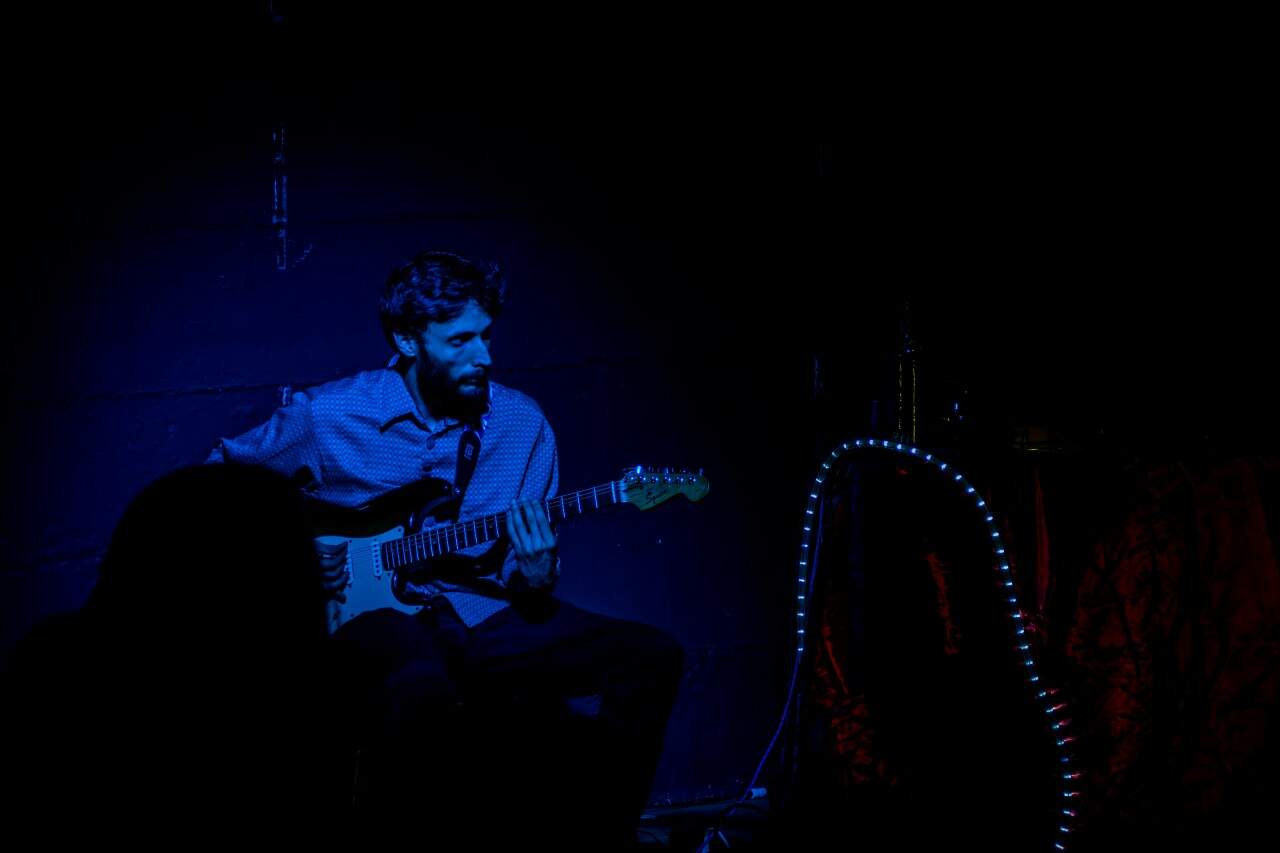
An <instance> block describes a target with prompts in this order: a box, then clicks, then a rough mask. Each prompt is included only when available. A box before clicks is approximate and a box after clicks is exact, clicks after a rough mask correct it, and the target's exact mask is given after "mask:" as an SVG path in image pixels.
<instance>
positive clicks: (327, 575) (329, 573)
mask: <svg viewBox="0 0 1280 853" xmlns="http://www.w3.org/2000/svg"><path fill="white" fill-rule="evenodd" d="M315 546H316V556H318V557H319V558H320V570H321V575H320V577H321V584H322V585H323V586H324V591H325V593H326V594H327V595H328V596H329V597H330V598H333V599H336V600H337V601H338V602H340V603H342V604H346V602H347V596H346V593H344V592H343V590H344V589H346V588H347V584H349V583H350V582H351V575H350V574H349V573H348V572H347V543H346V542H339V543H336V544H335V543H331V542H323V541H321V540H319V539H317V540H316V541H315Z"/></svg>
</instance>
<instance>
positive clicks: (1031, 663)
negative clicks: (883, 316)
mask: <svg viewBox="0 0 1280 853" xmlns="http://www.w3.org/2000/svg"><path fill="white" fill-rule="evenodd" d="M871 448H875V449H878V450H885V451H889V452H890V453H893V454H896V455H898V456H905V457H908V458H911V459H915V460H916V461H917V462H921V463H924V464H926V465H931V466H933V468H934V469H936V470H937V471H939V472H940V473H942V474H943V476H944V479H946V480H947V481H949V482H952V483H954V484H955V486H956V488H958V489H959V490H960V493H961V495H962V496H963V497H965V498H966V499H968V500H971V501H972V502H973V503H974V507H975V508H976V509H977V510H978V511H979V514H980V515H981V516H982V518H983V520H984V522H985V523H986V525H987V531H988V532H989V533H990V534H991V556H992V563H993V565H994V567H995V571H996V576H997V581H998V583H999V584H1000V591H1001V593H1002V595H1001V601H1002V603H1004V604H1005V605H1007V606H1008V608H1009V619H1010V623H1011V624H1010V628H1011V629H1012V635H1011V637H1012V641H1013V647H1014V651H1015V652H1016V653H1017V654H1018V655H1019V656H1020V657H1021V658H1022V663H1023V666H1024V667H1025V668H1026V672H1027V682H1026V683H1027V686H1028V689H1029V690H1030V691H1031V693H1032V694H1033V696H1034V698H1035V700H1036V702H1037V704H1039V706H1040V708H1041V709H1042V710H1043V711H1044V714H1045V724H1046V726H1047V727H1048V731H1049V736H1050V737H1051V738H1052V739H1053V741H1054V744H1055V745H1056V747H1057V750H1058V762H1059V765H1060V767H1059V773H1060V776H1061V781H1062V790H1061V792H1060V793H1061V798H1062V807H1061V809H1060V812H1061V822H1060V823H1059V826H1058V831H1057V833H1056V835H1055V837H1054V844H1053V847H1054V849H1055V850H1066V849H1067V837H1068V835H1069V834H1070V833H1071V823H1072V821H1073V820H1074V818H1075V817H1076V815H1077V810H1076V808H1075V805H1076V803H1075V800H1077V799H1078V798H1079V796H1080V791H1079V784H1078V780H1079V779H1080V776H1081V774H1080V772H1079V771H1077V770H1075V769H1074V767H1073V763H1072V756H1071V752H1070V750H1069V748H1068V747H1069V746H1070V744H1071V743H1072V741H1074V740H1075V737H1074V736H1072V735H1069V734H1067V731H1066V730H1067V727H1068V726H1069V725H1070V724H1071V720H1070V719H1069V718H1068V717H1067V716H1066V715H1064V714H1063V712H1064V711H1065V710H1066V708H1067V705H1066V703H1065V702H1064V701H1062V700H1061V698H1060V697H1059V696H1058V691H1057V689H1055V688H1046V687H1044V686H1043V685H1041V683H1040V671H1039V669H1038V668H1037V666H1036V660H1035V654H1034V652H1033V651H1032V649H1031V643H1030V642H1029V638H1028V637H1027V636H1026V633H1027V628H1026V625H1025V624H1024V620H1025V617H1024V616H1023V613H1022V610H1021V608H1020V607H1019V606H1018V593H1017V590H1016V588H1015V586H1014V582H1013V574H1012V572H1010V571H1009V560H1008V558H1007V557H1006V556H1005V547H1004V541H1003V540H1002V539H1001V537H1000V530H999V528H998V527H997V526H996V520H995V515H994V514H993V513H992V512H991V510H990V509H988V508H987V502H986V501H985V500H983V499H982V496H981V495H980V494H978V491H977V489H976V488H974V486H973V485H972V484H971V483H970V482H969V481H968V480H967V479H965V477H964V476H963V475H962V474H960V473H959V472H958V471H956V470H955V469H954V468H952V467H951V466H950V465H948V464H947V463H946V462H943V461H941V460H940V459H938V458H937V457H936V456H934V455H933V454H932V453H925V452H924V451H922V450H920V449H919V448H917V447H912V446H911V445H909V444H901V443H898V442H893V441H886V440H884V439H875V438H859V439H856V440H854V441H846V442H844V443H843V444H841V445H839V446H837V447H836V448H835V449H834V450H832V451H831V453H830V455H829V456H827V458H826V460H825V461H823V463H822V466H821V467H820V468H819V469H818V473H817V476H815V477H814V478H813V488H811V489H810V490H809V500H808V503H806V505H805V510H804V513H805V514H804V523H803V525H802V527H803V528H804V535H803V536H802V537H801V543H800V565H799V573H798V575H797V578H796V664H797V668H798V666H799V659H800V657H801V656H802V655H804V650H805V625H806V623H807V621H808V613H809V593H808V587H809V582H810V571H809V565H810V562H811V560H812V558H813V552H814V550H815V549H816V547H817V546H816V539H817V532H816V531H815V529H814V528H815V526H816V524H815V518H816V515H817V511H818V501H819V500H820V498H819V495H821V494H822V484H823V483H825V482H826V479H827V475H828V474H829V473H830V472H831V467H832V466H833V465H835V463H836V462H838V461H839V460H840V458H841V457H842V456H844V455H845V454H846V453H848V452H849V451H850V450H861V449H871Z"/></svg>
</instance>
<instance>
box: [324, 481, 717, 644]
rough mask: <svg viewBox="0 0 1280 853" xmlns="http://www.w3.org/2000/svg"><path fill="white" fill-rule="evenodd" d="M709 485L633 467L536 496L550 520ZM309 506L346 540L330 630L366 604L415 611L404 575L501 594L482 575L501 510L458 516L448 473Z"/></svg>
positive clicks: (501, 551)
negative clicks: (341, 585)
mask: <svg viewBox="0 0 1280 853" xmlns="http://www.w3.org/2000/svg"><path fill="white" fill-rule="evenodd" d="M708 489H710V484H709V483H707V480H706V478H705V477H703V476H702V472H701V471H699V472H698V473H697V474H693V473H690V472H688V471H683V470H681V471H672V470H671V469H669V468H664V469H662V470H661V471H658V470H656V469H653V468H649V469H645V468H639V467H637V468H635V469H634V470H632V469H627V471H625V472H624V473H623V476H622V479H621V480H614V481H612V482H609V483H604V484H603V485H598V486H593V487H592V488H590V489H584V490H581V491H577V492H572V493H569V494H564V495H560V496H558V497H554V498H549V499H547V500H545V501H542V502H541V503H542V507H543V510H544V511H545V512H546V515H547V519H548V520H549V521H550V522H552V523H553V524H554V523H556V522H557V521H567V520H568V519H569V518H571V517H574V516H578V515H582V514H584V513H588V512H595V511H597V510H601V509H608V508H609V507H614V506H618V505H622V504H626V505H630V506H632V507H635V508H637V509H640V510H647V509H650V508H652V507H654V506H657V505H658V504H660V503H662V502H664V501H666V500H668V499H670V498H672V497H675V496H677V495H679V496H683V497H685V498H687V499H688V500H690V501H699V500H702V498H703V497H705V496H706V494H707V491H708ZM307 508H308V512H309V514H310V518H311V524H312V527H313V528H314V530H315V531H316V539H317V540H318V541H319V542H321V543H324V544H328V545H338V544H340V543H343V542H345V543H346V545H347V564H346V569H347V587H346V588H345V589H344V590H343V594H344V595H345V596H346V601H345V602H338V601H330V602H329V633H333V632H334V631H336V630H338V629H339V628H341V627H342V626H343V625H344V624H346V623H347V622H349V621H350V620H351V619H353V618H355V617H356V616H358V615H360V614H361V613H364V612H366V611H369V610H378V609H381V608H384V607H391V608H394V609H396V610H400V611H403V612H405V613H410V614H412V613H417V612H418V611H419V610H421V609H422V605H421V604H419V603H416V602H415V601H413V600H412V596H411V595H409V594H407V593H406V591H405V586H406V584H407V583H408V582H409V581H425V580H429V579H437V580H441V581H447V582H451V583H455V584H466V583H468V582H472V583H473V585H474V586H476V587H477V589H478V590H480V591H483V592H485V593H486V594H490V595H502V594H504V593H503V589H502V588H501V587H500V586H499V585H497V584H494V583H493V582H492V580H481V579H484V578H486V577H487V576H488V575H492V574H494V573H495V572H496V571H498V569H499V568H500V567H501V565H502V560H503V557H504V556H505V555H506V552H507V537H506V524H507V518H506V513H496V514H494V515H487V516H480V517H477V518H471V519H466V520H463V521H457V520H456V519H457V517H458V510H459V505H458V496H457V495H456V494H455V493H454V490H453V485H452V484H451V483H449V482H447V481H445V480H441V479H438V478H435V477H428V478H426V479H423V480H419V481H418V482H416V483H410V484H409V485H407V486H403V487H401V488H399V489H396V490H394V491H391V492H388V493H387V494H385V495H383V496H381V497H379V498H378V499H376V500H374V501H371V502H370V503H368V504H365V505H364V506H361V507H356V508H354V509H352V508H348V507H340V506H335V505H334V504H330V503H325V502H324V501H318V500H315V499H308V500H307ZM484 543H492V544H491V545H490V547H489V548H488V549H487V550H486V551H485V552H484V553H483V554H480V555H478V556H469V555H467V554H464V553H461V552H462V551H465V550H472V549H474V548H475V547H477V546H479V545H481V544H484Z"/></svg>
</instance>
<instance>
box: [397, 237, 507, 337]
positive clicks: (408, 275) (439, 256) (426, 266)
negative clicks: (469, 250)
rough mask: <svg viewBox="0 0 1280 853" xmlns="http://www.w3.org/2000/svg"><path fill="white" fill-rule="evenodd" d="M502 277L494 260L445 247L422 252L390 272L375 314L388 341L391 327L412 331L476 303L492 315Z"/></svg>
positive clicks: (450, 317) (498, 307) (499, 302)
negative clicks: (471, 258)
mask: <svg viewBox="0 0 1280 853" xmlns="http://www.w3.org/2000/svg"><path fill="white" fill-rule="evenodd" d="M505 290H506V282H505V280H504V279H503V277H502V272H501V271H500V270H499V269H498V267H497V266H496V265H495V264H478V263H474V262H472V261H469V260H467V259H466V258H463V257H459V256H458V255H454V254H452V253H450V252H422V253H420V254H419V255H418V256H417V257H416V258H414V259H413V263H410V264H406V265H404V266H402V267H399V268H397V269H395V270H393V271H392V272H391V275H390V276H389V277H388V278H387V285H386V288H385V289H384V290H383V293H382V300H381V301H380V303H379V305H378V314H379V316H380V318H381V319H382V333H383V334H384V335H385V336H386V338H387V343H389V344H391V346H392V348H394V347H395V338H394V337H392V335H393V333H395V332H402V333H405V334H410V335H417V334H420V333H421V332H423V331H424V330H425V329H426V328H427V324H428V323H445V322H448V321H449V320H453V319H455V318H456V317H457V316H458V315H459V314H461V313H462V311H463V309H464V308H466V306H467V303H468V302H475V303H476V304H477V305H479V306H480V307H481V308H482V309H484V312H485V313H486V314H488V315H489V316H490V317H492V318H493V319H495V320H496V319H497V318H498V315H499V314H501V313H502V301H503V295H504V292H505Z"/></svg>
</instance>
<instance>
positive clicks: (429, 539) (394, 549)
mask: <svg viewBox="0 0 1280 853" xmlns="http://www.w3.org/2000/svg"><path fill="white" fill-rule="evenodd" d="M623 486H624V484H623V483H622V482H621V481H618V480H613V481H610V482H608V483H604V484H602V485H599V486H592V487H591V488H589V489H582V490H581V491H577V492H568V493H566V494H563V495H558V496H557V497H554V498H550V499H549V500H546V501H543V502H542V504H543V508H544V509H545V510H546V513H547V518H548V519H550V520H551V521H553V522H554V521H565V520H568V519H570V518H572V517H574V516H576V515H586V514H587V513H589V512H595V511H596V510H599V509H604V508H606V507H611V506H616V505H618V504H621V503H626V502H627V501H626V500H625V498H624V496H623ZM506 532H507V513H505V512H499V513H496V514H494V515H485V516H481V517H479V518H473V519H470V520H468V521H459V522H457V523H455V524H448V525H443V526H441V527H436V528H433V529H431V530H424V531H422V532H420V533H414V534H411V535H409V536H405V537H402V538H400V539H396V540H392V541H390V542H384V543H383V544H382V549H383V560H384V561H385V563H386V565H387V566H388V567H389V568H392V569H395V568H400V567H402V566H407V565H410V564H412V563H417V562H421V561H422V560H429V559H431V558H432V557H438V556H441V555H443V554H449V553H452V552H454V551H460V550H462V549H463V548H470V547H472V546H475V545H483V544H485V543H486V542H493V541H494V540H496V539H498V538H499V537H501V536H502V535H504V534H505V533H506Z"/></svg>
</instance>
